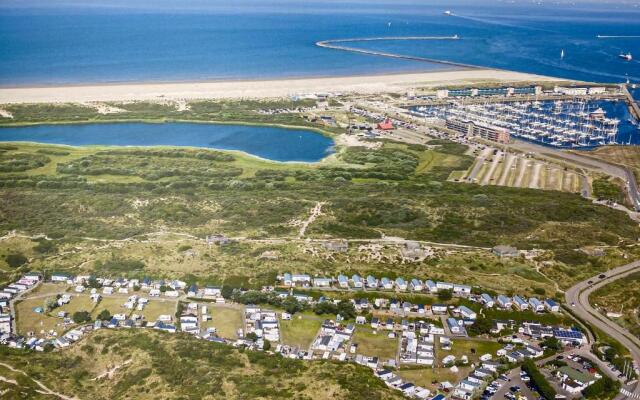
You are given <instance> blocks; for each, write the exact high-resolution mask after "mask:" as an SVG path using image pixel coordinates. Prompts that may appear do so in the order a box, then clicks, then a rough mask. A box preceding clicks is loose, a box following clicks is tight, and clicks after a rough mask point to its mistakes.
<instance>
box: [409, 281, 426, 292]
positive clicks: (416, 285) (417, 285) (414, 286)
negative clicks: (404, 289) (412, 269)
mask: <svg viewBox="0 0 640 400" xmlns="http://www.w3.org/2000/svg"><path fill="white" fill-rule="evenodd" d="M409 287H410V289H411V290H413V291H414V292H421V291H422V289H423V288H424V286H423V284H422V281H421V280H420V279H416V278H413V279H411V282H410V283H409Z"/></svg>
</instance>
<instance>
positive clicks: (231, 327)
mask: <svg viewBox="0 0 640 400" xmlns="http://www.w3.org/2000/svg"><path fill="white" fill-rule="evenodd" d="M207 308H208V313H209V315H210V316H211V318H212V319H211V320H209V321H207V322H206V323H205V324H203V326H204V327H215V328H216V332H217V334H218V336H220V337H223V338H225V339H237V338H238V329H241V328H243V323H242V321H243V319H242V310H241V309H240V308H236V307H234V306H223V305H214V304H210V305H209V304H208V305H207Z"/></svg>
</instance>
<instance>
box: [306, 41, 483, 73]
mask: <svg viewBox="0 0 640 400" xmlns="http://www.w3.org/2000/svg"><path fill="white" fill-rule="evenodd" d="M392 40H394V41H412V40H460V36H458V35H453V36H380V37H370V38H351V39H331V40H321V41H319V42H316V46H318V47H323V48H326V49H333V50H341V51H348V52H351V53H359V54H367V55H371V56H380V57H389V58H397V59H402V60H411V61H422V62H428V63H432V64H443V65H450V66H454V67H460V68H474V69H475V68H477V69H482V68H484V67H481V66H479V65H472V64H464V63H459V62H454V61H446V60H438V59H435V58H428V57H419V56H410V55H405V54H397V53H389V52H386V51H378V50H367V49H360V48H357V47H350V46H344V45H342V44H341V43H355V42H376V41H392Z"/></svg>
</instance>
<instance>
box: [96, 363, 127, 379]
mask: <svg viewBox="0 0 640 400" xmlns="http://www.w3.org/2000/svg"><path fill="white" fill-rule="evenodd" d="M132 362H133V360H132V359H128V360H127V361H125V362H123V363H122V364H117V365H115V366H114V367H113V368H111V369H107V370H106V371H104V372H103V373H101V374H100V375H98V376H96V377H95V378H93V379H91V380H92V381H97V380H100V379H102V378H105V377H106V378H107V379H113V374H114V373H116V372H117V371H118V370H119V369H120V368H122V367H126V366H127V365H129V364H131V363H132Z"/></svg>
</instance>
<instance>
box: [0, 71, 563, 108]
mask: <svg viewBox="0 0 640 400" xmlns="http://www.w3.org/2000/svg"><path fill="white" fill-rule="evenodd" d="M488 80H494V81H495V80H498V81H504V82H522V81H553V80H557V79H555V78H550V77H545V76H538V75H531V74H525V73H520V72H511V71H505V70H492V69H470V70H457V71H440V72H425V73H408V74H407V73H405V74H390V75H372V76H347V77H330V78H292V79H273V80H261V81H213V82H180V83H133V84H96V85H75V86H60V87H53V86H52V87H18V88H0V104H8V103H86V102H95V101H114V102H120V101H135V100H145V101H151V100H193V99H223V98H229V99H240V98H277V97H286V96H291V95H300V94H308V93H327V92H328V93H336V92H340V93H360V94H369V93H380V92H388V93H391V92H396V93H402V92H405V91H406V90H408V89H410V88H417V87H433V86H440V85H444V84H456V83H469V84H471V83H473V82H480V81H488Z"/></svg>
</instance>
